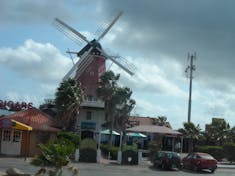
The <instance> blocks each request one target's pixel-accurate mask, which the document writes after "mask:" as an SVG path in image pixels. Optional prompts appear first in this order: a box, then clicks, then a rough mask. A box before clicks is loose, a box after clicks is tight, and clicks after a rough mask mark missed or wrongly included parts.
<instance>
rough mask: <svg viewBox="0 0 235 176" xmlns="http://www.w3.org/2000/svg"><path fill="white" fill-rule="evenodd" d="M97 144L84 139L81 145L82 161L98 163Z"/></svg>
mask: <svg viewBox="0 0 235 176" xmlns="http://www.w3.org/2000/svg"><path fill="white" fill-rule="evenodd" d="M96 146H97V144H96V142H95V140H94V139H89V138H87V139H84V140H82V141H81V144H80V161H82V162H96V155H97V151H96V150H97V147H96Z"/></svg>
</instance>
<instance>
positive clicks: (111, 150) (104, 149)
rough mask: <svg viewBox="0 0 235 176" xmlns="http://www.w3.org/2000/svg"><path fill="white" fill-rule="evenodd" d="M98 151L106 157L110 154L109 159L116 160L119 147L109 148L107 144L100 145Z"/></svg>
mask: <svg viewBox="0 0 235 176" xmlns="http://www.w3.org/2000/svg"><path fill="white" fill-rule="evenodd" d="M100 149H101V151H102V153H103V154H104V155H106V156H108V154H109V153H110V157H111V158H112V159H117V154H118V150H119V147H114V146H110V145H107V144H102V145H100Z"/></svg>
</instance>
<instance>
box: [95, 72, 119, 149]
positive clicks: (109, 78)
mask: <svg viewBox="0 0 235 176" xmlns="http://www.w3.org/2000/svg"><path fill="white" fill-rule="evenodd" d="M119 77H120V75H119V74H118V75H115V74H114V73H113V72H112V71H107V72H105V73H104V74H102V75H101V77H100V80H99V82H98V85H99V86H98V89H97V95H98V97H99V98H101V99H102V100H103V101H104V103H105V107H104V108H105V119H106V121H107V124H108V125H109V127H110V134H109V145H110V146H111V145H112V132H113V124H114V123H113V119H114V116H113V112H114V110H115V106H116V105H115V101H114V99H113V96H114V94H115V91H116V90H117V87H118V86H117V81H118V80H119Z"/></svg>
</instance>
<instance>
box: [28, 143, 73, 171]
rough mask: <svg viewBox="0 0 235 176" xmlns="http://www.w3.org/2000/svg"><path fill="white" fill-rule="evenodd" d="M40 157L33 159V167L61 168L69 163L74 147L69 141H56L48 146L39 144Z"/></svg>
mask: <svg viewBox="0 0 235 176" xmlns="http://www.w3.org/2000/svg"><path fill="white" fill-rule="evenodd" d="M39 147H40V150H41V155H39V156H37V157H36V158H35V159H33V161H32V163H31V164H33V165H37V166H52V167H56V168H61V167H62V166H65V165H67V164H68V162H69V157H70V155H71V154H72V152H73V151H74V145H73V143H72V142H70V141H69V140H56V141H54V142H52V143H48V144H39Z"/></svg>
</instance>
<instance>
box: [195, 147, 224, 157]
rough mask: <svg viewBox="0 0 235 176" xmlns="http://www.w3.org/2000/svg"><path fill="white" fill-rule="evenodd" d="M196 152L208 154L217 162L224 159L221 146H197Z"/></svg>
mask: <svg viewBox="0 0 235 176" xmlns="http://www.w3.org/2000/svg"><path fill="white" fill-rule="evenodd" d="M197 151H198V152H203V153H209V154H210V155H212V156H213V157H214V158H215V159H217V160H221V159H222V158H224V151H223V147H222V146H199V147H197Z"/></svg>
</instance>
